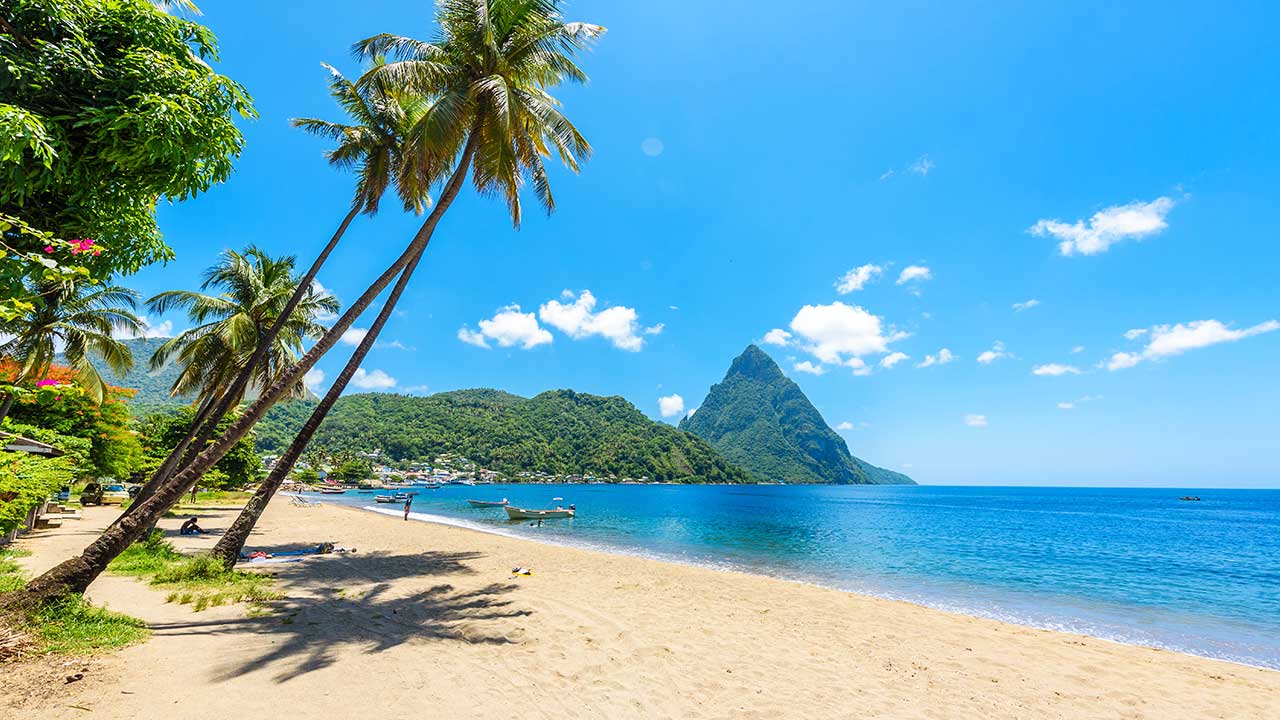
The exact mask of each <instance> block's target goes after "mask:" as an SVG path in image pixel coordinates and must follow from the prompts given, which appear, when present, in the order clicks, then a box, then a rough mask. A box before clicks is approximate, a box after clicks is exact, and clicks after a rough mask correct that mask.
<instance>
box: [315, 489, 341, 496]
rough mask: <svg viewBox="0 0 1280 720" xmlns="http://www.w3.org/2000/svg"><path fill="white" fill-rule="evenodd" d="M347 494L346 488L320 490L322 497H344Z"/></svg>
mask: <svg viewBox="0 0 1280 720" xmlns="http://www.w3.org/2000/svg"><path fill="white" fill-rule="evenodd" d="M345 492H346V490H345V489H344V488H320V494H321V495H342V494H343V493H345Z"/></svg>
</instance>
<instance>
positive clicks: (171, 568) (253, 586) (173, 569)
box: [108, 530, 284, 612]
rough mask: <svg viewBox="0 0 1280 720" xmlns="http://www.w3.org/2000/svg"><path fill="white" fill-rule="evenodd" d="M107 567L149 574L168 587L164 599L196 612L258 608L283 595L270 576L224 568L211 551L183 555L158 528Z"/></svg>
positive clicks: (150, 578)
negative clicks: (224, 607) (238, 605)
mask: <svg viewBox="0 0 1280 720" xmlns="http://www.w3.org/2000/svg"><path fill="white" fill-rule="evenodd" d="M108 568H109V569H110V570H111V571H112V572H116V573H119V574H121V575H133V576H135V577H146V578H149V580H148V581H149V582H150V583H151V584H152V585H154V586H156V587H159V588H165V589H168V590H169V591H170V592H169V594H168V596H167V597H166V598H165V599H166V601H167V602H176V603H179V604H182V605H190V606H192V608H193V609H195V610H196V611H197V612H199V611H200V610H204V609H206V608H210V607H215V606H218V605H227V604H229V603H240V602H245V603H250V604H251V605H253V606H256V607H258V608H261V606H262V604H263V603H267V602H270V601H272V600H280V599H282V598H283V597H284V595H283V594H281V593H279V592H276V591H275V590H272V589H271V586H272V584H273V582H274V581H273V580H272V579H271V577H270V576H267V575H259V574H257V573H248V572H241V571H239V570H226V569H224V568H223V567H222V563H221V561H219V560H218V559H217V558H215V557H213V556H211V555H183V554H182V553H180V552H178V551H177V550H175V549H174V548H173V545H171V544H170V543H169V542H168V541H167V540H165V539H164V534H163V533H162V532H160V531H158V530H157V531H155V532H153V533H152V534H151V535H150V536H148V537H147V538H146V540H144V541H142V542H138V543H134V544H133V546H132V547H130V548H129V549H128V550H126V551H124V552H123V553H120V555H119V556H118V557H117V558H116V559H115V560H113V561H112V562H111V565H109V566H108Z"/></svg>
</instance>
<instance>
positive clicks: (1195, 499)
mask: <svg viewBox="0 0 1280 720" xmlns="http://www.w3.org/2000/svg"><path fill="white" fill-rule="evenodd" d="M1178 499H1179V500H1181V501H1183V502H1200V496H1199V495H1183V496H1182V497H1180V498H1178Z"/></svg>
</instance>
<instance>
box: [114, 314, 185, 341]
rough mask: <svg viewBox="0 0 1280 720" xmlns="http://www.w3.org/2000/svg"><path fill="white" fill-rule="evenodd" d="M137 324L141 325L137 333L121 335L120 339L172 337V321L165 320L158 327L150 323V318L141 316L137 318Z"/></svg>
mask: <svg viewBox="0 0 1280 720" xmlns="http://www.w3.org/2000/svg"><path fill="white" fill-rule="evenodd" d="M138 323H139V325H141V327H140V328H139V329H138V332H136V333H134V332H125V333H123V334H121V335H120V337H123V338H125V339H129V338H170V337H173V321H172V320H165V321H164V322H162V323H160V324H158V325H154V324H152V322H151V318H149V317H147V316H146V315H143V316H142V317H139V318H138Z"/></svg>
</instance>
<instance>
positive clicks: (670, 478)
mask: <svg viewBox="0 0 1280 720" xmlns="http://www.w3.org/2000/svg"><path fill="white" fill-rule="evenodd" d="M312 407H313V404H312V403H309V402H293V403H285V404H280V405H277V406H275V407H274V408H272V409H271V411H270V412H269V413H267V416H266V417H265V418H263V420H262V421H261V422H259V423H258V425H257V427H256V432H257V442H258V449H259V451H261V452H263V453H276V452H279V451H280V450H282V449H283V448H284V447H285V446H287V445H288V443H289V441H290V440H292V439H293V436H294V434H295V433H296V432H297V429H298V428H299V427H301V425H302V423H303V421H304V420H305V419H306V418H307V416H308V415H309V414H310V413H311V410H312ZM311 447H312V448H318V449H322V450H326V451H330V452H336V451H341V450H365V451H368V450H375V449H376V450H381V451H382V452H383V453H384V454H385V455H386V456H387V457H388V458H390V459H391V460H393V461H397V462H431V461H432V460H433V459H434V458H436V457H438V456H440V455H445V454H449V453H454V454H457V455H461V456H463V457H466V458H468V459H470V460H472V461H474V462H477V463H480V464H481V465H482V466H484V467H486V468H491V469H494V470H498V471H500V472H503V473H505V474H508V475H514V474H516V473H518V472H521V471H529V472H538V471H542V472H546V473H548V474H557V475H565V474H583V475H595V476H597V477H608V476H610V475H613V476H616V477H618V478H624V477H631V478H641V477H648V478H650V479H651V480H658V481H666V482H688V483H705V482H715V483H742V482H751V481H752V479H751V477H750V476H749V475H748V474H747V473H746V472H745V471H743V470H742V469H741V468H738V467H737V466H735V465H732V464H730V463H728V462H726V461H725V460H724V458H722V457H721V456H720V454H719V453H717V452H716V451H715V450H714V449H713V448H712V447H711V446H710V445H708V444H707V443H706V441H704V440H702V439H701V438H699V437H697V436H695V435H691V434H689V433H686V432H682V431H680V430H677V429H676V428H673V427H671V426H669V425H666V424H664V423H657V422H654V421H652V420H650V419H649V418H648V417H646V416H645V415H644V413H642V412H640V411H639V410H637V409H636V407H635V406H634V405H632V404H631V403H629V402H627V401H626V400H625V399H623V398H621V397H600V396H598V395H587V394H584V393H578V392H574V391H572V390H551V391H549V392H544V393H542V394H540V395H536V396H534V397H532V398H523V397H520V396H518V395H512V394H511V393H506V392H502V391H500V390H488V389H480V390H458V391H454V392H445V393H438V394H435V395H431V396H428V397H412V396H406V395H391V394H385V393H368V394H361V395H348V396H345V397H343V398H341V399H339V400H338V402H337V403H336V404H335V405H334V406H333V409H332V410H331V411H330V412H329V415H328V417H326V418H325V420H324V423H323V424H321V425H320V428H319V430H318V431H317V432H316V435H315V438H314V439H313V440H312V443H311Z"/></svg>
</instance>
